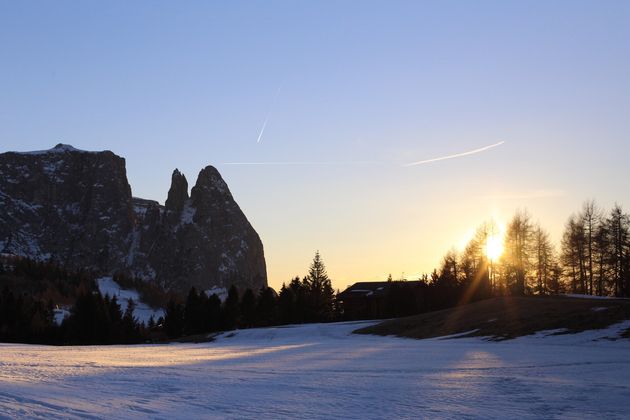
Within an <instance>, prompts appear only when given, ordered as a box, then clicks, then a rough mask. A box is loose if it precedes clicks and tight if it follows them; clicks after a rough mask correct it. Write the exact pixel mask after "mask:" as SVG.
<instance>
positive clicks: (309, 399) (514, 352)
mask: <svg viewBox="0 0 630 420" xmlns="http://www.w3.org/2000/svg"><path fill="white" fill-rule="evenodd" d="M363 325H365V324H364V323H363V324H361V323H340V324H328V325H322V324H317V325H306V326H291V327H282V328H264V329H255V330H245V331H238V332H236V333H235V334H225V335H223V336H221V337H219V339H218V340H217V341H215V342H213V343H207V344H172V345H146V346H94V347H46V346H30V345H12V344H0V417H3V416H8V417H41V418H50V417H64V418H83V417H92V416H96V417H106V418H132V417H149V418H155V417H160V418H173V417H177V418H199V417H203V418H213V417H217V418H225V417H238V418H274V419H276V418H283V417H286V418H363V419H364V418H421V417H430V418H436V417H438V418H440V417H448V418H453V417H456V418H462V417H463V418H466V417H469V418H475V417H480V418H558V417H559V418H584V417H598V418H607V419H610V418H623V417H627V416H628V415H629V413H630V398H629V396H630V357H629V355H630V342H629V341H628V340H617V341H611V340H609V339H606V338H604V337H614V336H616V335H617V333H618V332H619V331H620V330H621V328H623V327H625V328H627V327H628V326H629V325H628V323H626V324H623V325H617V326H616V327H613V328H611V329H608V330H602V331H594V332H586V333H582V334H577V335H559V336H558V335H557V336H546V337H545V334H538V335H537V336H530V337H524V338H520V339H517V340H512V341H505V342H499V343H497V342H489V341H485V340H483V339H477V338H475V339H450V340H439V339H432V340H409V339H399V338H391V337H373V336H363V335H351V334H350V332H351V331H352V330H354V329H356V328H359V327H360V326H363Z"/></svg>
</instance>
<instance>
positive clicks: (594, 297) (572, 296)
mask: <svg viewBox="0 0 630 420" xmlns="http://www.w3.org/2000/svg"><path fill="white" fill-rule="evenodd" d="M561 296H566V297H570V298H577V299H594V300H611V299H613V300H628V299H630V298H621V297H615V296H595V295H581V294H577V293H566V294H564V295H561Z"/></svg>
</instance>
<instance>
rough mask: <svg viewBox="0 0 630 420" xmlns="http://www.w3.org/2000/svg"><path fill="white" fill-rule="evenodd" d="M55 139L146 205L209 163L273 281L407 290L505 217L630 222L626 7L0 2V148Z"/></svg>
mask: <svg viewBox="0 0 630 420" xmlns="http://www.w3.org/2000/svg"><path fill="white" fill-rule="evenodd" d="M263 127H264V130H263ZM261 131H262V133H261ZM60 142H61V143H68V144H72V145H73V146H75V147H77V148H80V149H86V150H112V151H114V152H115V153H117V154H119V155H121V156H123V157H125V158H126V163H127V173H128V178H129V182H130V184H131V187H132V191H133V195H134V196H138V197H143V198H148V199H154V200H158V201H160V202H162V203H163V202H164V200H165V198H166V194H167V192H168V188H169V185H170V177H171V173H172V171H173V169H175V168H179V169H180V170H181V171H182V172H183V173H184V174H185V175H186V176H187V178H188V182H189V185H190V186H192V185H194V183H195V180H196V178H197V174H198V172H199V171H200V170H201V169H202V168H203V167H205V166H207V165H213V166H215V167H216V168H217V169H218V170H219V171H220V172H221V174H222V175H223V177H224V178H225V180H226V182H227V183H228V185H229V187H230V189H231V191H232V194H233V195H234V197H235V199H236V200H237V202H238V203H239V205H240V206H241V208H242V209H243V211H244V212H245V214H246V216H247V217H248V219H249V220H250V222H251V223H252V225H253V226H254V228H255V229H256V230H257V232H258V233H259V235H260V236H261V239H262V241H263V244H264V247H265V256H266V260H267V270H268V275H269V284H270V286H272V287H276V288H278V287H279V286H280V285H281V284H282V282H286V281H289V280H290V279H291V278H292V277H293V276H296V275H300V276H301V275H304V274H305V273H306V271H307V269H308V265H309V263H310V261H311V260H312V258H313V255H314V253H315V251H316V250H319V251H320V252H321V255H322V257H323V259H324V262H325V263H326V265H327V268H328V272H329V274H330V276H331V278H332V279H333V286H334V287H336V288H341V289H343V288H345V287H346V286H347V285H349V284H352V283H354V282H356V281H367V280H382V279H385V278H386V277H387V275H388V273H392V276H393V277H394V278H400V277H403V276H404V277H406V278H414V277H415V276H418V275H419V274H421V273H425V272H430V271H432V270H433V268H434V267H436V266H438V265H439V263H440V260H441V258H442V256H443V255H444V253H445V252H446V251H448V250H449V249H450V248H452V247H455V248H457V247H461V246H462V245H463V244H464V243H465V241H466V239H467V238H469V237H470V235H471V234H472V232H473V231H474V229H475V227H476V226H477V225H479V224H480V223H482V222H484V221H485V220H488V219H490V218H494V219H496V220H497V221H499V222H506V221H507V220H508V219H509V218H510V217H511V215H512V214H513V213H514V211H516V210H517V209H527V210H528V211H529V213H530V214H531V215H532V219H533V220H534V221H537V222H540V224H541V225H542V226H543V227H544V228H546V229H547V230H548V231H549V232H550V233H551V235H552V238H554V239H555V240H556V241H558V240H559V239H560V237H561V234H562V230H563V225H564V223H565V221H566V219H567V218H568V216H569V215H570V214H571V213H573V212H575V211H578V210H579V209H580V207H581V204H582V202H584V201H585V200H587V199H596V200H597V202H598V203H599V204H600V206H602V207H604V208H610V207H611V206H612V205H613V204H614V203H615V202H617V203H619V204H621V205H625V208H626V210H630V188H629V186H630V185H629V180H630V165H628V156H630V2H627V1H553V2H548V1H510V2H505V1H474V2H473V1H344V2H336V1H317V2H295V1H229V2H228V1H226V2H211V1H198V2H195V1H187V2H175V1H169V2H163V1H136V2H126V1H111V2H81V1H74V2H68V1H56V2H46V1H14V2H9V1H0V151H7V150H41V149H47V148H50V147H52V146H54V145H55V144H57V143H60ZM500 142H503V143H501V144H498V143H500ZM489 145H497V146H496V147H492V148H488V149H486V150H483V151H480V152H479V153H476V154H468V155H464V156H460V157H456V158H453V159H447V160H439V161H434V162H427V163H424V164H419V165H412V166H409V165H406V164H409V163H412V162H419V161H425V160H431V159H433V158H437V157H443V156H450V155H457V154H464V153H465V152H468V151H473V150H477V149H482V148H484V147H486V146H489ZM248 162H249V163H269V164H259V165H230V164H229V163H248ZM273 163H283V164H273ZM286 163H290V164H286Z"/></svg>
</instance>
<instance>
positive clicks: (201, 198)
mask: <svg viewBox="0 0 630 420" xmlns="http://www.w3.org/2000/svg"><path fill="white" fill-rule="evenodd" d="M0 251H2V252H5V253H12V254H16V255H22V256H28V257H31V258H38V259H49V258H53V259H54V260H56V261H58V262H60V263H62V264H64V265H66V266H68V267H72V268H87V269H92V270H96V271H98V272H99V273H104V274H105V273H113V272H117V271H123V272H127V273H129V274H132V275H136V276H140V277H142V278H144V279H145V280H146V281H155V282H157V283H158V284H160V285H161V286H163V287H164V288H165V289H168V290H175V291H179V292H186V291H187V290H188V289H189V288H190V287H191V286H195V287H197V288H198V289H201V290H207V289H211V288H213V287H226V288H227V287H229V286H230V285H231V284H235V285H237V286H238V287H240V288H247V287H251V288H254V289H258V288H260V287H263V286H265V285H266V284H267V275H266V268H265V258H264V252H263V246H262V242H261V241H260V238H259V237H258V234H257V233H256V231H255V230H254V229H253V228H252V226H251V225H250V224H249V222H248V221H247V218H246V217H245V215H244V214H243V212H242V211H241V209H240V208H239V206H238V204H236V202H235V201H234V198H233V197H232V194H231V193H230V191H229V189H228V187H227V185H226V184H225V182H224V181H223V179H222V178H221V175H220V174H219V172H218V171H217V170H216V169H215V168H213V167H211V166H208V167H206V168H205V169H203V170H202V171H201V172H200V173H199V177H198V179H197V182H196V184H195V186H194V187H193V188H192V191H191V194H190V197H189V196H188V182H187V181H186V178H185V176H184V175H183V174H181V173H180V172H179V171H178V170H175V172H173V177H172V182H171V188H170V190H169V193H168V198H167V200H166V203H165V205H164V206H161V205H159V204H158V203H157V202H155V201H150V200H143V199H140V198H132V196H131V188H130V187H129V183H128V182H127V175H126V170H125V160H124V159H123V158H121V157H119V156H116V155H115V154H114V153H112V152H110V151H105V152H85V151H80V150H77V149H74V148H73V147H71V146H67V145H57V146H56V147H55V148H53V149H51V150H47V151H41V152H28V153H14V152H7V153H3V154H0Z"/></svg>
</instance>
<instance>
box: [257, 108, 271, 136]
mask: <svg viewBox="0 0 630 420" xmlns="http://www.w3.org/2000/svg"><path fill="white" fill-rule="evenodd" d="M268 120H269V114H267V118H265V122H264V123H263V125H262V128H261V129H260V133H258V140H256V143H260V140H261V139H262V135H263V133H264V132H265V127H267V121H268Z"/></svg>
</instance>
